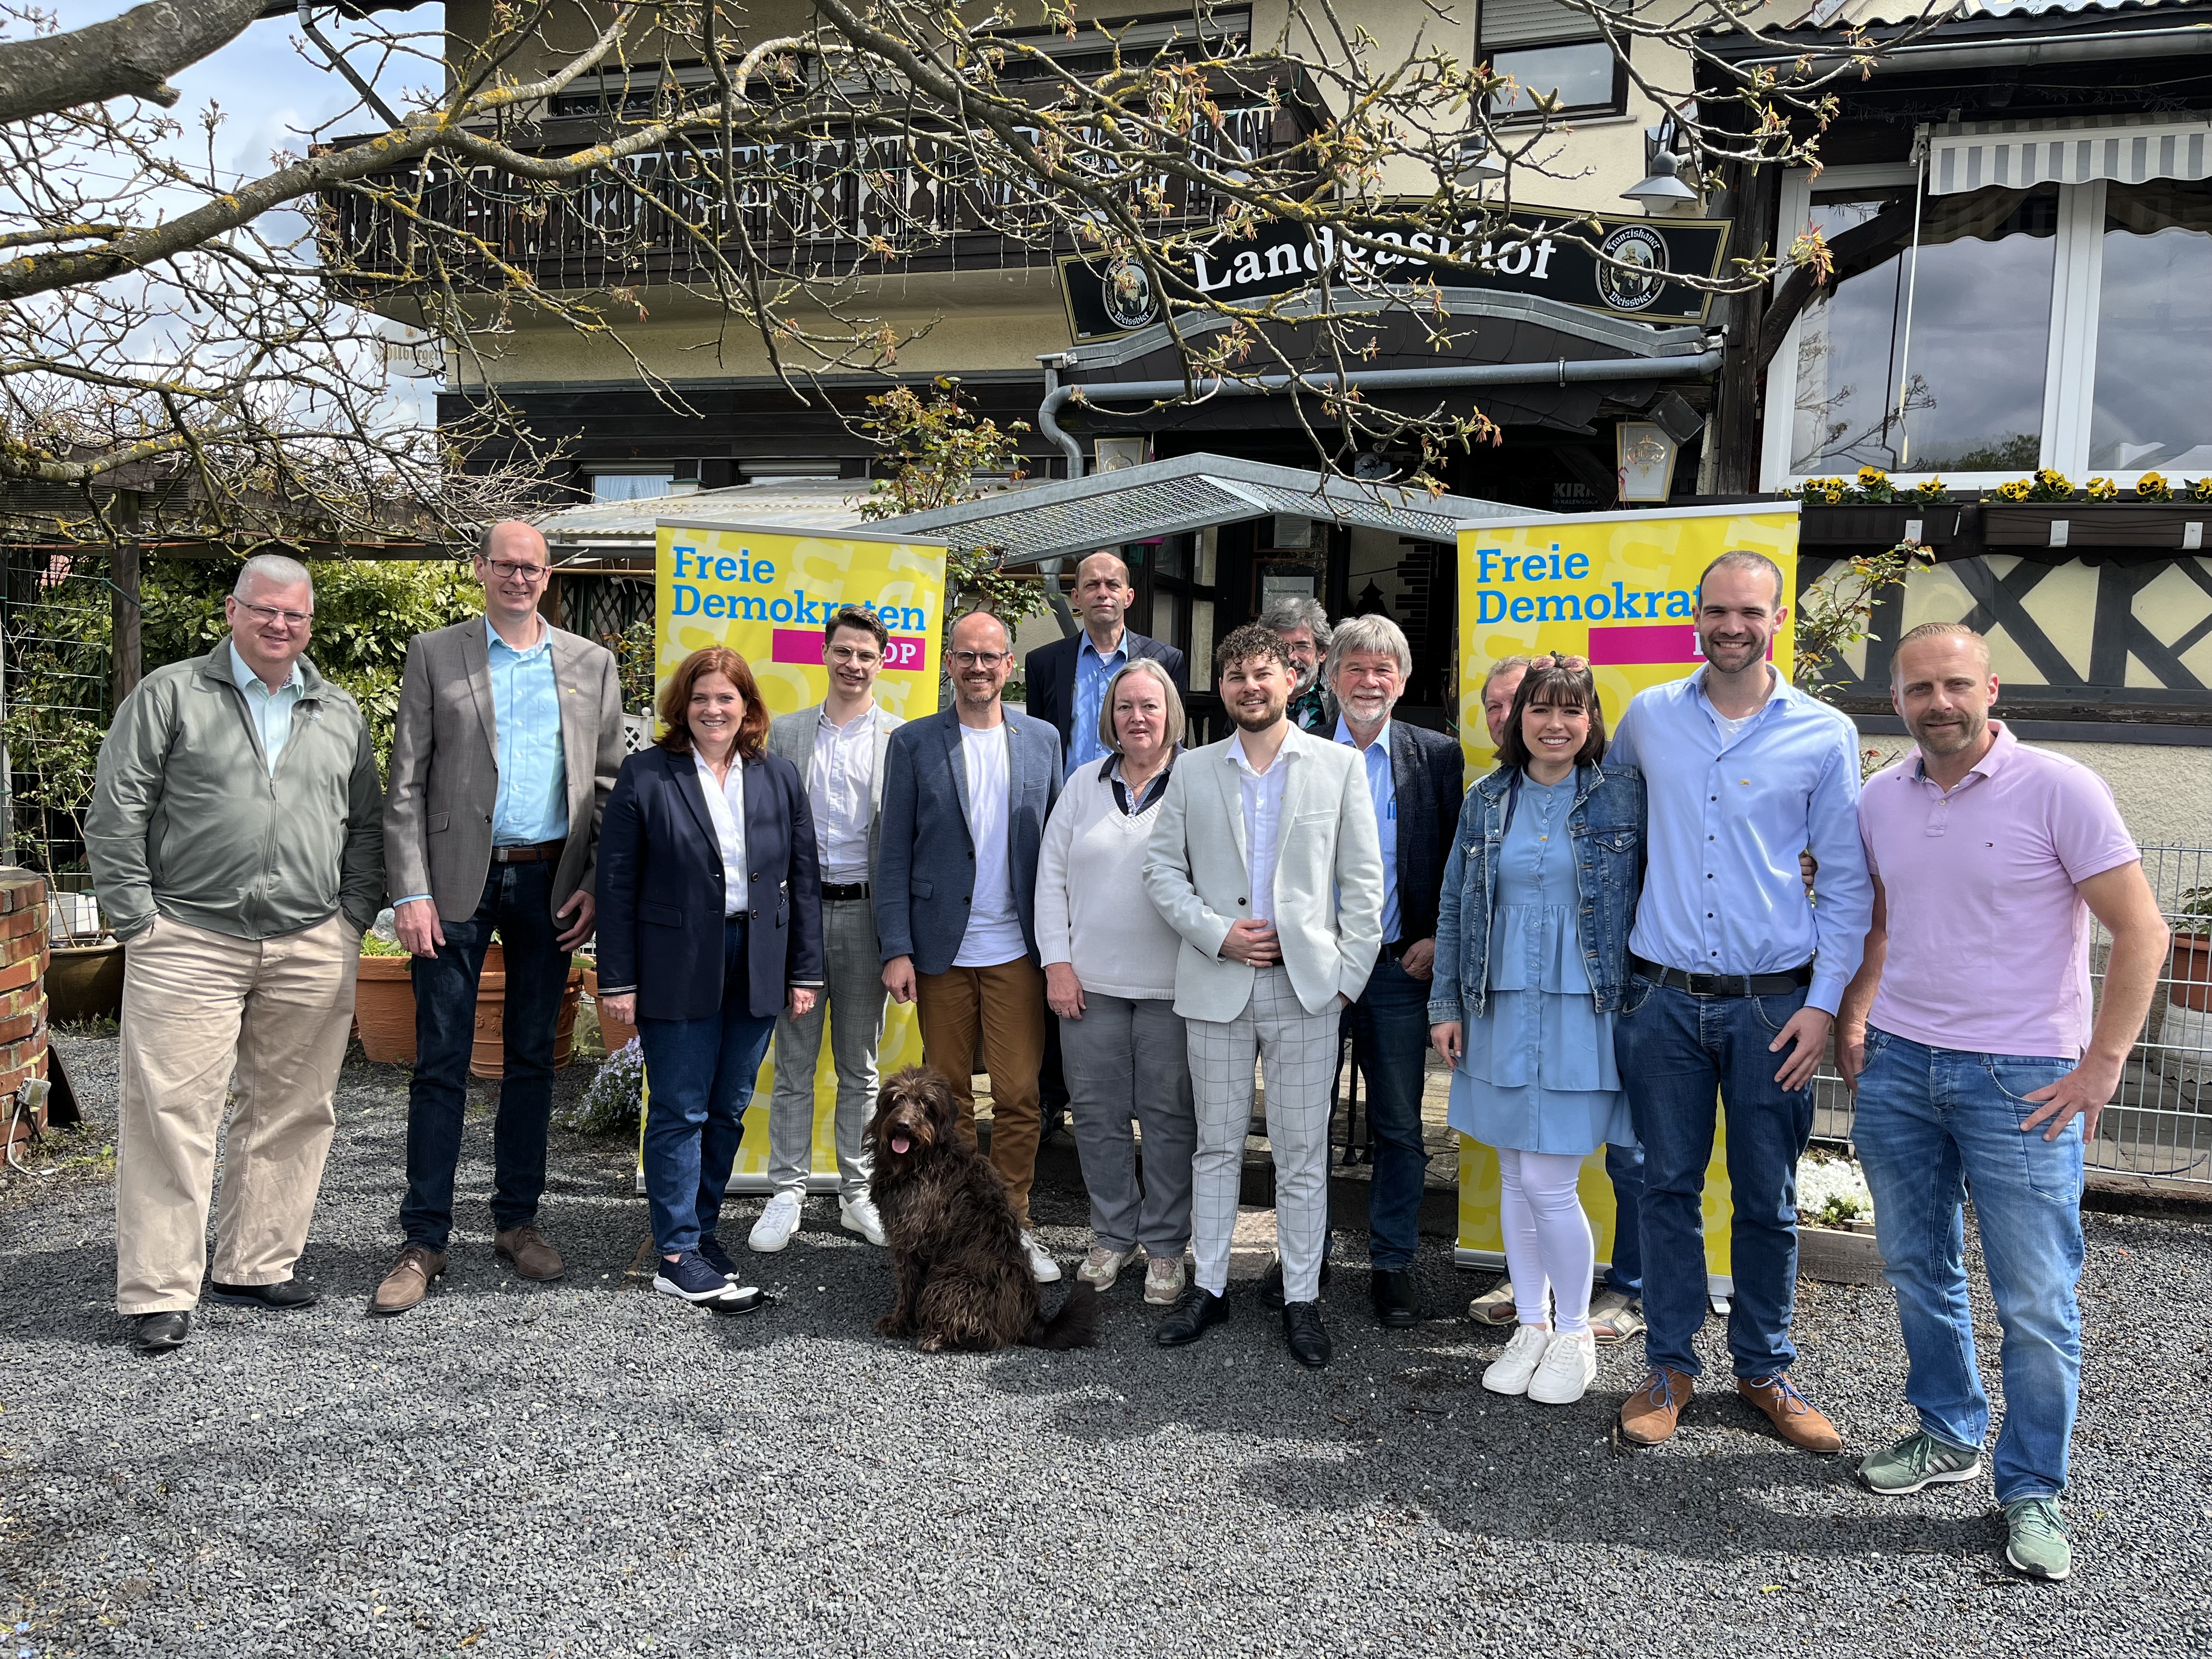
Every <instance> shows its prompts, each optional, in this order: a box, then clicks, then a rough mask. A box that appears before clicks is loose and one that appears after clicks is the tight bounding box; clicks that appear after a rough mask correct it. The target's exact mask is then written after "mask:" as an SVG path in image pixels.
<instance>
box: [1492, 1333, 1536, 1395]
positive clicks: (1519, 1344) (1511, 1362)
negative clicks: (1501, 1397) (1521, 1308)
mask: <svg viewBox="0 0 2212 1659" xmlns="http://www.w3.org/2000/svg"><path fill="white" fill-rule="evenodd" d="M1551 1346H1552V1333H1551V1330H1550V1328H1548V1327H1547V1326H1543V1325H1522V1326H1519V1327H1517V1328H1516V1329H1515V1330H1514V1333H1513V1340H1511V1341H1510V1342H1508V1343H1507V1344H1506V1345H1505V1352H1504V1353H1502V1354H1500V1355H1498V1358H1495V1359H1493V1360H1492V1361H1491V1362H1490V1364H1489V1366H1488V1367H1487V1368H1486V1370H1484V1371H1483V1373H1482V1386H1483V1387H1484V1388H1486V1389H1489V1390H1490V1392H1491V1393H1492V1394H1526V1393H1528V1379H1529V1378H1531V1377H1533V1376H1535V1375H1536V1371H1537V1368H1538V1367H1540V1366H1541V1365H1542V1364H1543V1363H1544V1355H1545V1353H1546V1352H1547V1350H1548V1349H1549V1348H1550V1347H1551Z"/></svg>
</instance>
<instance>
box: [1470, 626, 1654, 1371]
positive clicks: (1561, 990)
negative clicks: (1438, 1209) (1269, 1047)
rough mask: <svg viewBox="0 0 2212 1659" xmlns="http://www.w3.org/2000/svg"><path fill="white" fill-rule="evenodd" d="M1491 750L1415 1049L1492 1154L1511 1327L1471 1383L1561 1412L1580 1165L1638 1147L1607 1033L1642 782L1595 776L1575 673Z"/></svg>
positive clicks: (1616, 991)
mask: <svg viewBox="0 0 2212 1659" xmlns="http://www.w3.org/2000/svg"><path fill="white" fill-rule="evenodd" d="M1604 754H1605V714H1604V711H1603V710H1602V709H1601V708H1600V707H1599V705H1598V697H1597V689H1596V686H1595V683H1594V681H1593V680H1592V678H1591V675H1590V671H1589V664H1588V663H1586V662H1585V661H1584V660H1583V659H1581V658H1579V657H1560V656H1550V657H1539V658H1537V659H1536V660H1535V662H1534V665H1532V666H1531V667H1530V668H1529V670H1528V675H1527V677H1526V678H1523V679H1522V682H1521V687H1520V690H1519V691H1518V693H1517V694H1516V696H1515V697H1514V702H1513V712H1512V714H1511V715H1510V717H1509V718H1508V720H1507V724H1506V730H1505V735H1504V741H1503V742H1502V743H1501V744H1499V745H1498V763H1499V764H1498V770H1496V771H1495V772H1493V773H1492V774H1491V775H1489V776H1488V777H1486V778H1484V779H1482V780H1481V781H1480V782H1478V783H1477V784H1476V785H1475V786H1474V788H1473V789H1471V790H1469V791H1468V796H1467V801H1466V804H1465V805H1463V806H1462V809H1461V811H1460V822H1459V830H1458V834H1457V836H1456V838H1455V843H1454V847H1453V851H1452V856H1451V860H1450V862H1449V865H1448V866H1446V868H1445V871H1444V878H1443V895H1442V902H1441V904H1440V905H1439V908H1438V915H1437V958H1436V959H1437V969H1436V978H1435V980H1434V981H1433V983H1432V985H1431V991H1430V1000H1429V1018H1430V1020H1431V1033H1430V1035H1431V1041H1432V1042H1434V1043H1435V1045H1436V1048H1437V1052H1438V1053H1439V1054H1443V1057H1444V1059H1445V1060H1447V1061H1449V1063H1450V1064H1451V1066H1452V1082H1451V1112H1450V1121H1451V1126H1452V1127H1453V1128H1455V1129H1457V1130H1458V1131H1459V1132H1460V1133H1462V1134H1465V1135H1467V1136H1468V1137H1470V1138H1471V1139H1475V1140H1479V1141H1481V1142H1482V1143H1483V1144H1484V1145H1486V1146H1493V1147H1495V1148H1497V1150H1498V1177H1499V1203H1498V1210H1499V1223H1500V1227H1501V1231H1503V1233H1504V1242H1505V1264H1506V1267H1507V1270H1508V1271H1509V1272H1510V1274H1511V1275H1512V1279H1513V1285H1514V1292H1515V1311H1516V1315H1517V1316H1518V1318H1519V1321H1520V1325H1519V1328H1518V1329H1517V1330H1516V1332H1515V1333H1514V1336H1513V1340H1511V1341H1510V1342H1509V1343H1508V1344H1507V1345H1506V1348H1505V1352H1504V1354H1503V1355H1502V1356H1501V1357H1500V1358H1498V1360H1497V1361H1496V1362H1495V1363H1494V1364H1492V1365H1491V1366H1490V1367H1489V1369H1488V1370H1486V1371H1485V1372H1484V1373H1483V1377H1482V1383H1483V1386H1484V1387H1485V1388H1486V1389H1490V1390H1492V1392H1493V1393H1498V1394H1526V1395H1528V1397H1529V1398H1530V1399H1532V1400H1534V1401H1539V1402H1540V1403H1542V1404H1546V1405H1566V1404H1569V1403H1571V1402H1572V1401H1577V1400H1579V1399H1581V1398H1582V1396H1583V1392H1584V1391H1585V1390H1586V1389H1588V1388H1589V1384H1590V1383H1591V1381H1592V1379H1593V1378H1595V1376H1596V1374H1597V1354H1596V1347H1595V1343H1594V1341H1593V1340H1592V1338H1591V1334H1590V1328H1589V1298H1590V1280H1591V1277H1592V1274H1593V1273H1594V1271H1595V1263H1596V1244H1595V1237H1594V1236H1593V1234H1592V1233H1591V1231H1590V1225H1589V1217H1588V1216H1586V1215H1585V1214H1584V1213H1583V1207H1582V1200H1581V1198H1580V1196H1579V1194H1577V1190H1576V1189H1577V1182H1578V1180H1579V1178H1580V1176H1581V1170H1582V1164H1583V1159H1584V1158H1587V1157H1588V1156H1589V1154H1590V1153H1591V1152H1595V1151H1596V1150H1597V1148H1598V1147H1600V1146H1603V1145H1605V1144H1606V1143H1607V1142H1608V1141H1611V1142H1613V1143H1615V1144H1618V1145H1622V1146H1629V1145H1632V1144H1634V1141H1635V1139H1636V1136H1635V1131H1634V1130H1633V1128H1632V1127H1631V1126H1630V1123H1629V1117H1628V1102H1627V1097H1626V1096H1625V1095H1624V1094H1623V1093H1622V1092H1621V1087H1620V1075H1619V1073H1617V1072H1616V1071H1615V1069H1614V1063H1613V1017H1614V1014H1615V1013H1616V1012H1618V1010H1619V1009H1620V999H1621V995H1622V994H1623V992H1624V991H1625V990H1626V986H1627V981H1628V933H1629V927H1630V923H1631V921H1632V918H1633V916H1634V914H1635V908H1636V897H1637V892H1638V884H1639V882H1640V880H1641V876H1642V864H1643V842H1644V779H1643V776H1642V775H1641V774H1640V773H1638V772H1637V771H1635V770H1634V769H1632V768H1626V767H1612V766H1605V765H1602V764H1601V759H1602V757H1603V756H1604ZM1547 1291H1548V1298H1547ZM1547 1299H1548V1301H1549V1304H1550V1306H1548V1307H1547Z"/></svg>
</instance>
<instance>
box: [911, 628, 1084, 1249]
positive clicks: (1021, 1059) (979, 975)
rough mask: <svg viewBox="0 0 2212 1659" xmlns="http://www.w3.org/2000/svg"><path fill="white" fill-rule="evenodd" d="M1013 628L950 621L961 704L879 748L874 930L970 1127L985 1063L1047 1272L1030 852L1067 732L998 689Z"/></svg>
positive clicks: (1010, 1191) (996, 1142)
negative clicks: (1040, 1210) (1041, 1232)
mask: <svg viewBox="0 0 2212 1659" xmlns="http://www.w3.org/2000/svg"><path fill="white" fill-rule="evenodd" d="M1013 646H1014V639H1013V632H1012V629H1009V628H1008V627H1007V626H1006V623H1003V622H1001V621H1000V619H999V618H998V617H994V616H992V615H991V614H989V613H988V612H987V611H971V612H969V614H968V615H967V616H964V617H961V618H960V620H959V621H958V622H957V623H953V624H952V635H951V651H950V653H949V654H950V656H951V667H952V707H951V708H945V709H941V710H939V712H938V713H937V714H933V715H931V716H930V717H929V718H928V719H927V720H912V721H909V722H908V724H906V725H904V726H901V727H900V728H899V729H898V730H897V731H896V732H893V733H892V734H891V740H890V748H889V749H888V750H886V751H885V752H884V805H883V829H882V834H881V836H880V837H879V839H878V853H877V859H876V879H875V890H874V898H875V906H876V933H877V935H878V941H879V945H880V948H881V950H882V951H883V957H884V987H885V988H886V989H887V990H889V991H890V994H891V995H892V996H893V997H894V998H895V999H896V1000H898V1001H900V1002H914V1003H917V1004H918V1006H917V1007H916V1010H915V1012H916V1013H917V1014H918V1015H919V1016H920V1018H921V1051H922V1058H923V1059H925V1060H927V1061H928V1062H929V1064H931V1065H932V1066H935V1067H936V1068H937V1069H938V1070H939V1072H942V1073H944V1074H945V1077H946V1078H947V1079H949V1080H950V1081H951V1085H952V1089H953V1092H954V1093H955V1094H956V1095H957V1096H958V1097H959V1099H960V1106H961V1111H962V1115H963V1123H964V1127H966V1129H967V1131H968V1133H969V1136H970V1137H971V1138H972V1137H973V1136H974V1134H975V1097H974V1095H973V1094H972V1093H971V1092H970V1090H969V1078H970V1075H971V1074H972V1073H973V1072H974V1069H975V1045H976V1042H977V1041H978V1040H979V1038H980V1040H981V1043H982V1047H983V1066H984V1069H985V1070H986V1071H987V1072H989V1073H990V1074H991V1163H992V1165H993V1167H994V1168H995V1169H996V1170H998V1171H999V1173H1000V1175H1001V1176H1005V1177H1006V1195H1007V1196H1008V1197H1009V1198H1010V1199H1012V1200H1013V1206H1014V1215H1015V1217H1016V1218H1017V1219H1018V1220H1019V1221H1020V1223H1021V1225H1022V1243H1024V1246H1026V1247H1027V1249H1028V1251H1029V1258H1030V1273H1033V1274H1034V1275H1036V1279H1038V1281H1039V1282H1040V1283H1048V1282H1050V1281H1051V1280H1053V1279H1058V1278H1059V1277H1060V1267H1059V1264H1058V1263H1056V1262H1054V1261H1053V1259H1052V1257H1051V1256H1050V1255H1048V1254H1047V1253H1046V1251H1045V1249H1043V1247H1042V1245H1040V1244H1039V1243H1037V1241H1036V1234H1035V1233H1033V1232H1031V1231H1030V1183H1031V1182H1033V1181H1034V1180H1035V1179H1036V1149H1037V1131H1038V1128H1039V1126H1040V1120H1041V1116H1042V1114H1041V1112H1040V1110H1039V1106H1038V1099H1037V1068H1038V1066H1040V1065H1041V1064H1042V1061H1043V1058H1044V1030H1045V1021H1044V970H1043V969H1042V967H1040V966H1039V965H1038V961H1037V947H1036V910H1035V900H1036V866H1037V848H1038V847H1039V846H1040V845H1041V844H1042V842H1043V840H1044V821H1045V818H1046V817H1047V816H1048V814H1049V813H1050V812H1051V811H1052V805H1053V802H1054V801H1055V800H1057V799H1059V798H1060V738H1059V737H1058V736H1057V735H1056V734H1055V733H1054V731H1053V729H1052V727H1050V726H1047V725H1046V724H1045V723H1044V722H1043V721H1042V720H1033V719H1031V718H1030V716H1029V715H1027V714H1016V713H1015V712H1014V711H1013V710H1012V709H1011V708H1006V706H1005V704H1004V703H1002V702H1000V693H1001V692H1003V691H1004V690H1006V677H1007V675H1008V673H1009V672H1010V671H1012V667H1013V659H1014V651H1013Z"/></svg>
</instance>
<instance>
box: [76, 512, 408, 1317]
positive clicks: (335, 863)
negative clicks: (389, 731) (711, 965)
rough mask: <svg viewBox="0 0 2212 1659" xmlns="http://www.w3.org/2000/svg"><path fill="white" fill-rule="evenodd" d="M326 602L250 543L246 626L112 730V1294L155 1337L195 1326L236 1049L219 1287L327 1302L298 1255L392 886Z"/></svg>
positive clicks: (175, 667) (101, 886) (374, 790)
mask: <svg viewBox="0 0 2212 1659" xmlns="http://www.w3.org/2000/svg"><path fill="white" fill-rule="evenodd" d="M314 608H315V599H314V588H313V584H312V583H311V582H310V581H309V580H308V577H307V569H306V568H305V567H304V566H302V565H301V564H299V563H297V562H295V561H293V560H291V559H287V558H283V557H280V556H275V555H263V556H260V557H258V558H253V559H250V560H248V561H247V562H246V567H245V568H244V569H243V570H241V571H240V573H239V577H238V586H237V587H236V589H235V590H234V592H233V593H232V594H231V596H230V597H229V598H228V599H225V600H224V601H223V614H224V616H225V617H226V618H227V619H228V622H229V623H230V629H231V634H230V637H229V638H228V639H227V640H225V641H223V642H222V644H221V645H218V646H217V647H216V648H215V649H214V650H213V651H211V652H210V653H208V654H207V655H206V656H204V657H196V658H192V659H188V660H186V661H184V662H179V663H172V664H170V665H168V666H167V667H166V668H158V669H155V671H154V672H152V673H151V674H149V675H148V676H147V677H146V678H145V679H144V680H143V682H142V683H141V684H139V686H138V689H137V690H135V691H133V692H132V693H131V695H130V696H128V697H127V698H125V700H124V702H123V706H122V708H119V709H118V710H117V711H116V715H115V724H114V725H113V726H112V727H111V728H110V729H109V731H108V734H107V741H106V743H105V744H103V745H102V746H101V748H100V772H99V783H98V786H97V787H96V788H95V790H94V794H93V803H92V813H91V817H89V819H88V821H87V823H86V829H85V844H86V849H87V851H88V854H89V855H90V859H91V863H92V877H93V884H94V889H95V890H97V891H98V893H99V895H100V907H101V908H102V909H104V910H105V911H106V914H107V917H108V921H109V924H110V925H111V926H112V927H113V928H114V930H115V933H116V937H117V938H118V939H121V940H123V942H124V946H125V949H124V970H123V1022H122V1024H123V1053H122V1064H121V1095H122V1099H121V1103H120V1106H119V1108H118V1114H117V1124H116V1134H115V1209H116V1229H115V1239H116V1243H115V1249H116V1273H115V1307H116V1311H117V1312H118V1313H120V1314H122V1315H123V1316H125V1317H126V1318H128V1319H131V1320H132V1321H133V1322H134V1327H133V1331H132V1335H131V1340H132V1343H133V1345H134V1346H136V1347H137V1349H138V1350H139V1352H142V1353H163V1352H167V1351H168V1350H170V1349H172V1348H175V1347H177V1346H179V1345H181V1344H182V1343H183V1342H184V1341H185V1338H186V1337H187V1336H188V1335H189V1334H191V1313H192V1310H193V1309H194V1308H195V1307H196V1306H197V1304H198V1302H199V1296H200V1276H201V1274H202V1273H204V1271H206V1268H207V1265H208V1263H207V1212H208V1206H209V1204H210V1201H211V1200H212V1197H213V1188H214V1184H215V1143H216V1130H217V1129H218V1127H220V1125H221V1122H222V1110H223V1102H224V1096H225V1093H226V1091H227V1090H228V1086H229V1085H230V1083H231V1074H232V1072H233V1070H234V1068H235V1070H236V1073H237V1097H238V1105H237V1109H236V1111H235V1112H234V1114H233V1115H232V1118H231V1124H230V1139H229V1143H228V1151H227V1152H226V1154H225V1158H224V1176H223V1187H222V1208H221V1211H220V1212H219V1213H218V1215H217V1217H216V1255H215V1264H214V1273H213V1275H212V1277H211V1278H210V1282H209V1286H208V1289H209V1294H210V1295H211V1296H212V1297H215V1299H216V1300H217V1301H221V1302H236V1303H243V1304H250V1305H252V1306H256V1307H261V1308H267V1309H276V1310H282V1309H289V1308H303V1307H306V1306H307V1305H308V1304H311V1303H313V1301H314V1300H315V1293H314V1292H313V1291H311V1290H308V1289H307V1287H306V1286H304V1285H301V1284H300V1283H298V1282H297V1281H296V1280H295V1279H294V1278H293V1276H292V1267H293V1264H294V1263H295V1261H298V1260H299V1257H300V1252H301V1250H302V1249H304V1248H305V1247H306V1245H307V1224H308V1221H309V1219H310V1218H312V1217H313V1213H314V1208H315V1196H316V1194H317V1192H318V1190H319V1188H321V1186H322V1179H323V1160H324V1158H325V1155H326V1154H327V1153H328V1152H329V1151H330V1145H331V1130H332V1129H333V1128H334V1127H336V1125H337V1113H336V1110H335V1109H334V1108H333V1106H332V1103H331V1100H332V1096H333V1094H334V1093H335V1091H336V1090H337V1074H338V1066H339V1063H340V1061H342V1060H343V1059H344V1057H345V1044H346V1031H347V1028H348V1026H349V1024H351V1022H352V1019H353V996H354V979H355V975H356V971H357V970H358V968H359V965H360V961H361V955H360V951H361V936H362V933H363V932H364V931H365V930H366V929H367V928H368V926H369V924H370V923H371V922H373V921H374V920H375V918H376V912H377V908H378V907H379V906H380V904H381V903H382V902H383V898H384V829H383V805H384V792H383V790H382V789H381V788H380V787H379V785H378V783H377V777H376V757H375V753H374V750H373V749H372V748H371V746H370V744H369V736H368V723H367V722H366V721H365V720H362V713H361V709H360V708H359V707H358V706H357V705H356V703H355V702H354V700H353V699H352V698H351V697H349V696H347V695H346V693H345V692H343V691H342V690H339V689H338V688H337V686H335V685H332V684H330V683H329V682H328V681H326V680H325V679H324V678H323V677H322V676H321V675H320V674H318V673H317V672H316V671H315V670H314V666H313V664H311V663H309V662H308V661H307V659H305V658H304V657H303V656H302V655H301V653H302V652H304V651H305V650H306V649H307V633H308V629H309V628H310V627H311V626H312V625H313V616H314Z"/></svg>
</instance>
